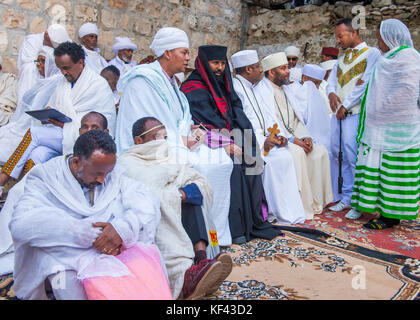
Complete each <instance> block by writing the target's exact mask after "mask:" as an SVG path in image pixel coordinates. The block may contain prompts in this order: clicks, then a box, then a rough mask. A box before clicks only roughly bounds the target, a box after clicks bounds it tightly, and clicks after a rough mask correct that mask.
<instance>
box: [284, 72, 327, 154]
mask: <svg viewBox="0 0 420 320" xmlns="http://www.w3.org/2000/svg"><path fill="white" fill-rule="evenodd" d="M324 76H325V71H324V70H323V69H322V68H321V67H319V66H317V65H315V64H306V65H305V66H304V67H303V69H302V81H301V82H300V83H298V82H295V83H293V84H291V85H288V88H290V89H291V90H289V91H291V93H292V94H294V98H295V100H296V101H299V102H300V106H299V105H297V104H294V105H292V107H293V110H294V111H295V113H296V115H297V116H298V118H299V119H301V120H302V122H303V124H304V125H305V127H306V128H307V129H308V131H309V133H310V134H311V136H312V137H313V138H314V139H315V140H314V141H316V142H317V143H320V144H322V145H323V146H324V147H325V148H327V150H328V152H330V143H331V128H330V117H329V115H328V111H327V109H326V107H325V103H324V101H323V100H322V96H321V93H320V91H319V87H320V84H321V82H322V81H323V79H324Z"/></svg>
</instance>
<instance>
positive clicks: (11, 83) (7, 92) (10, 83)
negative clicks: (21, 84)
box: [0, 57, 17, 127]
mask: <svg viewBox="0 0 420 320" xmlns="http://www.w3.org/2000/svg"><path fill="white" fill-rule="evenodd" d="M16 90H17V78H16V76H15V75H14V74H11V73H6V72H3V59H2V58H1V57H0V127H2V126H4V125H5V124H7V123H8V122H9V120H10V118H11V117H12V115H13V112H14V111H15V109H16V104H17V92H16Z"/></svg>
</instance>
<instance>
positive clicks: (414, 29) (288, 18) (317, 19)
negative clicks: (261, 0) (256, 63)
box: [245, 0, 420, 63]
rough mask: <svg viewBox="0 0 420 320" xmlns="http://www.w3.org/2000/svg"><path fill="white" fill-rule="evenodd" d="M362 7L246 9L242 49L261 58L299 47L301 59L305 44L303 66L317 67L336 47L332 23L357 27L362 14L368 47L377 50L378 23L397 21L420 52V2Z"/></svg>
mask: <svg viewBox="0 0 420 320" xmlns="http://www.w3.org/2000/svg"><path fill="white" fill-rule="evenodd" d="M362 4H363V2H360V3H354V2H353V3H348V2H342V1H340V2H336V3H335V5H329V4H328V3H325V4H324V5H322V6H314V5H309V6H303V7H298V8H295V9H290V10H268V9H263V8H260V7H249V8H248V25H247V36H246V41H245V47H246V48H250V49H257V50H258V52H259V55H260V58H262V57H264V56H266V55H268V54H271V53H274V52H278V51H282V50H284V49H285V48H286V47H287V46H289V45H295V46H297V47H299V48H300V49H301V55H302V53H303V51H304V47H305V44H306V43H308V46H307V55H306V59H305V62H306V63H319V56H320V52H321V48H322V47H323V46H335V45H336V42H335V37H334V26H335V23H336V22H337V21H338V20H339V19H341V18H354V17H356V20H357V21H356V22H357V23H360V22H363V21H362V20H359V18H360V14H362V10H364V11H365V17H366V19H365V29H360V34H361V38H362V40H364V41H366V42H367V43H368V45H371V46H377V40H376V28H377V26H378V25H379V23H380V21H382V20H384V19H388V18H397V19H400V20H402V21H403V22H404V23H405V24H406V25H407V26H408V27H409V29H410V31H411V35H412V38H413V41H414V44H415V46H416V47H417V48H420V0H415V1H413V0H412V1H401V0H373V1H372V3H371V4H370V5H367V6H362ZM356 6H358V7H356ZM352 10H354V11H353V13H352ZM361 27H363V25H361ZM301 58H302V57H301Z"/></svg>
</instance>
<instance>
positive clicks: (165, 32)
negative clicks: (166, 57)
mask: <svg viewBox="0 0 420 320" xmlns="http://www.w3.org/2000/svg"><path fill="white" fill-rule="evenodd" d="M176 48H188V49H189V48H190V43H189V40H188V36H187V34H186V33H185V32H184V31H182V30H181V29H178V28H172V27H166V28H162V29H159V31H158V32H157V33H156V35H155V37H154V39H153V42H152V44H151V45H150V49H152V50H153V52H154V53H155V54H156V56H157V57H160V56H162V54H164V53H165V51H166V50H172V49H176Z"/></svg>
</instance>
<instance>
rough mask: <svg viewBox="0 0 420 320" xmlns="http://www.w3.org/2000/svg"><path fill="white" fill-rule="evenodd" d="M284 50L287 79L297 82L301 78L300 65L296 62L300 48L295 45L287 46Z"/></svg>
mask: <svg viewBox="0 0 420 320" xmlns="http://www.w3.org/2000/svg"><path fill="white" fill-rule="evenodd" d="M284 52H285V53H286V56H287V63H288V64H289V71H290V77H289V81H290V82H295V81H296V82H299V81H300V80H301V79H302V66H301V65H300V64H299V63H298V61H299V54H300V50H299V48H296V47H295V46H289V47H287V48H286V49H285V50H284Z"/></svg>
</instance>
